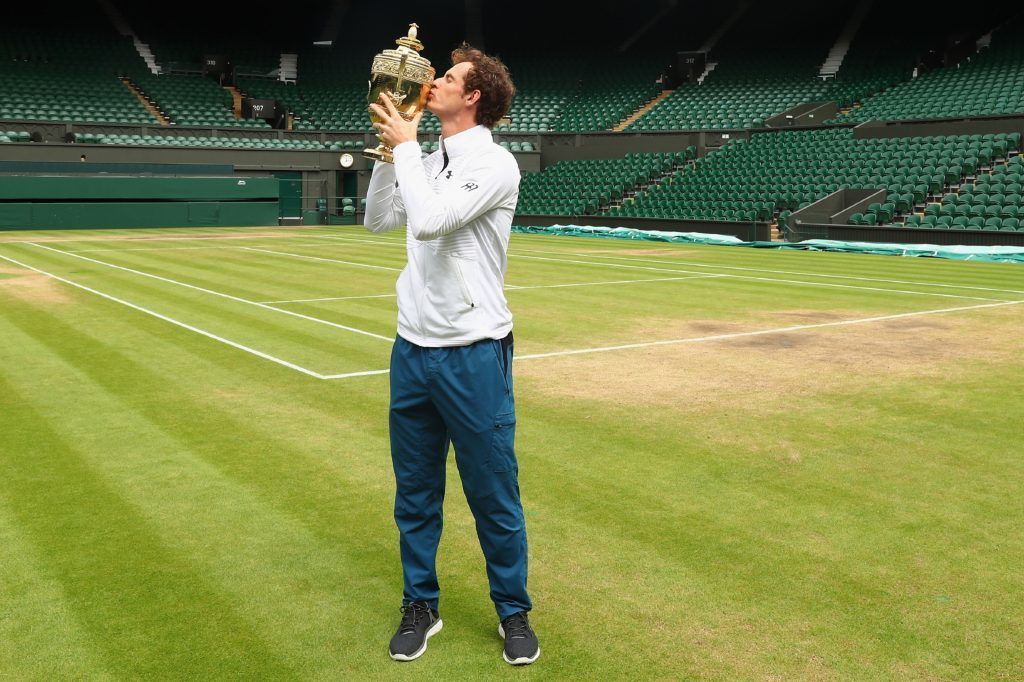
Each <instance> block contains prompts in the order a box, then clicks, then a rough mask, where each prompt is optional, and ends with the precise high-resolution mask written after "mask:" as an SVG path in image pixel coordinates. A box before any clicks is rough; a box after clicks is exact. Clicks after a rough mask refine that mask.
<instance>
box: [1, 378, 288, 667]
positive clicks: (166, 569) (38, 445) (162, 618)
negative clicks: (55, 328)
mask: <svg viewBox="0 0 1024 682" xmlns="http://www.w3.org/2000/svg"><path fill="white" fill-rule="evenodd" d="M0 390H2V391H3V394H4V395H6V396H10V397H11V399H10V401H9V404H8V405H7V406H6V409H5V420H9V421H10V422H12V423H13V424H15V425H16V427H17V433H14V434H11V433H8V434H5V441H6V442H7V444H9V445H10V446H12V447H10V449H9V450H8V452H7V453H6V454H5V456H4V457H2V458H0V475H2V477H3V479H4V481H5V483H4V486H2V487H0V496H2V497H3V499H4V500H5V504H6V506H7V507H8V508H9V509H10V510H11V512H12V514H13V515H14V517H15V519H16V520H17V523H18V525H19V528H20V529H21V532H22V533H23V534H24V536H25V537H27V538H28V539H29V541H30V542H31V544H32V546H33V548H34V551H35V553H36V554H37V555H38V556H39V557H42V558H43V560H44V561H45V563H46V565H47V567H48V570H49V572H50V575H51V576H53V577H54V578H55V579H56V580H58V581H59V582H60V584H61V585H62V587H63V589H64V592H65V594H66V595H67V602H66V604H67V607H68V608H69V609H70V610H71V611H72V612H73V613H74V614H75V617H76V620H77V622H79V623H80V624H81V625H82V627H83V628H84V629H86V630H87V631H88V632H89V634H90V642H91V644H92V645H93V646H94V647H95V651H96V653H97V655H98V656H99V657H100V658H101V659H102V660H103V661H104V668H105V669H106V670H108V671H110V672H111V673H113V674H115V675H117V676H118V677H134V678H141V677H160V676H167V675H175V676H181V677H197V678H201V677H209V676H210V675H213V674H216V675H218V676H225V677H234V676H242V677H264V676H275V677H276V676H289V677H290V676H294V675H295V674H296V670H295V669H292V668H289V667H287V666H286V665H284V663H283V662H282V661H281V660H280V659H279V658H278V657H277V656H276V655H275V654H274V652H273V650H272V649H271V648H270V647H268V646H267V643H266V641H265V640H263V639H262V638H261V637H259V636H258V635H257V634H256V633H255V632H254V631H253V629H252V628H251V626H250V624H249V623H247V622H246V621H245V620H244V619H242V618H239V617H238V615H237V612H236V610H235V609H234V608H233V606H232V604H231V602H230V601H228V600H227V599H225V597H224V595H223V594H221V593H219V592H218V591H217V590H215V589H212V588H211V586H210V585H209V583H208V581H207V576H206V575H204V574H203V573H201V572H197V571H196V570H194V567H193V566H192V565H191V564H190V563H189V562H186V561H182V560H181V557H179V556H178V555H177V554H176V553H175V552H174V551H173V550H170V549H169V548H168V547H167V545H166V543H165V540H166V539H165V538H164V537H162V536H161V534H160V532H159V531H157V530H156V529H154V528H153V527H152V525H151V524H150V523H148V522H147V521H146V520H145V519H143V518H142V517H141V516H140V514H139V512H138V510H137V509H134V508H133V507H132V506H130V505H129V504H127V503H126V501H125V500H124V498H123V497H122V495H123V491H121V490H118V489H117V488H116V487H112V486H111V484H110V482H109V481H107V480H104V478H103V477H102V476H100V475H99V474H98V473H97V471H96V468H95V467H94V465H91V464H89V463H88V460H89V456H88V454H87V453H84V452H82V451H81V450H79V448H78V447H77V446H76V445H75V444H73V443H71V442H68V441H67V440H66V439H65V438H64V437H62V436H61V435H60V434H59V431H58V429H59V428H60V427H59V426H54V425H53V423H52V421H51V418H49V417H47V416H44V414H42V413H40V412H39V410H38V409H37V408H36V407H34V403H35V402H36V399H34V398H30V397H28V396H26V395H25V394H24V393H23V392H22V391H20V390H17V388H16V387H15V386H14V385H12V384H11V383H10V382H9V381H7V380H6V379H5V378H3V377H0ZM23 646H32V643H31V642H24V643H23ZM98 672H99V674H102V673H103V672H104V670H100V671H98Z"/></svg>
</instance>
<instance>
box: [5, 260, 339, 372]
mask: <svg viewBox="0 0 1024 682" xmlns="http://www.w3.org/2000/svg"><path fill="white" fill-rule="evenodd" d="M26 243H30V242H26ZM0 258H3V259H4V260H5V261H8V262H10V263H14V264H15V265H18V266H20V267H23V268H25V269H26V270H31V271H33V272H38V273H39V274H40V275H46V276H47V277H50V278H52V279H55V280H57V281H58V282H64V283H65V284H70V285H71V286H73V287H78V288H79V289H82V290H83V291H88V292H89V293H90V294H96V295H97V296H102V297H103V298H105V299H108V300H110V301H114V302H115V303H120V304H121V305H125V306H128V307H129V308H131V309H133V310H138V311H139V312H141V313H145V314H146V315H152V316H153V317H155V318H157V319H160V320H163V321H164V322H170V323H171V324H173V325H177V326H178V327H181V328H182V329H187V330H189V331H190V332H195V333H196V334H201V335H202V336H205V337H207V338H210V339H213V340H214V341H219V342H220V343H224V344H227V345H229V346H231V347H232V348H237V349H238V350H243V351H245V352H246V353H251V354H253V355H255V356H257V357H261V358H263V359H264V360H270V361H271V362H275V363H277V364H279V365H283V366H284V367H287V368H288V369H293V370H295V371H296V372H301V373H303V374H305V375H307V376H311V377H315V378H317V379H323V378H325V377H324V375H322V374H319V373H317V372H314V371H312V370H309V369H306V368H305V367H300V366H299V365H296V364H295V363H292V362H288V361H287V360H282V359H281V358H275V357H274V356H273V355H268V354H267V353H264V352H263V351H258V350H256V349H255V348H250V347H249V346H245V345H243V344H241V343H236V342H235V341H231V340H229V339H225V338H224V337H223V336H217V335H216V334H213V333H211V332H208V331H206V330H204V329H200V328H198V327H193V326H192V325H190V324H186V323H184V322H181V321H179V320H175V319H174V318H172V317H167V316H166V315H161V314H160V313H158V312H154V311H152V310H150V309H148V308H143V307H142V306H140V305H135V304H134V303H129V302H128V301H125V300H124V299H120V298H117V297H116V296H111V295H110V294H105V293H103V292H102V291H97V290H96V289H92V288H90V287H87V286H85V285H84V284H79V283H78V282H72V281H71V280H70V279H65V278H64V277H59V276H57V275H54V274H53V273H50V272H46V271H45V270H40V269H39V268H34V267H32V266H31V265H26V264H25V263H22V262H20V261H16V260H14V259H13V258H8V257H7V256H4V255H3V254H0Z"/></svg>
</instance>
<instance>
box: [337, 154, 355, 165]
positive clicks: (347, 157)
mask: <svg viewBox="0 0 1024 682" xmlns="http://www.w3.org/2000/svg"><path fill="white" fill-rule="evenodd" d="M338 161H340V162H341V167H342V168H349V167H351V166H352V164H353V163H354V162H355V159H354V158H352V155H351V154H349V153H348V152H345V153H344V154H342V155H341V158H340V159H338Z"/></svg>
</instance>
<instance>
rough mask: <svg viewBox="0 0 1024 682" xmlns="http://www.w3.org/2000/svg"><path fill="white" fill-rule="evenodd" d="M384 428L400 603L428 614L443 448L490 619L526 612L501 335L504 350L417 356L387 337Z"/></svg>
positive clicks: (486, 346) (506, 356) (434, 599)
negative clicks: (485, 588)
mask: <svg viewBox="0 0 1024 682" xmlns="http://www.w3.org/2000/svg"><path fill="white" fill-rule="evenodd" d="M389 426H390V433H391V460H392V464H393V465H394V469H395V482H396V491H395V523H396V524H397V525H398V530H399V536H400V549H401V555H402V576H403V579H404V582H405V587H404V602H405V603H406V604H408V603H409V602H412V601H425V602H427V603H428V604H429V605H430V607H431V608H434V609H437V608H438V600H439V598H440V587H439V586H438V582H437V570H436V565H435V562H436V558H437V546H438V543H439V542H440V540H441V526H442V520H443V510H442V507H443V503H444V489H445V462H446V460H447V458H448V446H449V444H450V443H451V444H453V445H454V446H455V462H456V464H457V465H458V467H459V476H460V477H461V478H462V490H463V492H464V493H465V495H466V500H467V502H469V508H470V510H471V511H472V512H473V518H474V519H475V521H476V532H477V537H478V538H479V539H480V547H481V548H482V549H483V553H484V558H485V559H486V560H487V578H488V581H489V583H490V589H491V600H492V601H493V602H494V607H495V609H496V610H497V612H498V618H499V619H500V620H504V619H505V618H507V617H508V616H510V615H512V614H514V613H516V612H518V611H529V610H530V609H531V607H532V604H531V602H530V597H529V595H528V594H527V592H526V573H527V556H526V555H527V551H526V522H525V519H524V518H523V506H522V503H521V502H520V500H519V465H518V463H517V462H516V455H515V431H516V415H515V398H514V395H513V392H512V344H511V336H510V337H509V338H508V339H507V340H506V341H504V342H503V341H496V340H491V339H485V340H483V341H478V342H476V343H474V344H471V345H468V346H454V347H448V348H423V347H420V346H417V345H415V344H412V343H409V342H408V341H406V340H405V339H403V338H402V337H398V338H396V339H395V345H394V347H393V348H392V351H391V409H390V419H389Z"/></svg>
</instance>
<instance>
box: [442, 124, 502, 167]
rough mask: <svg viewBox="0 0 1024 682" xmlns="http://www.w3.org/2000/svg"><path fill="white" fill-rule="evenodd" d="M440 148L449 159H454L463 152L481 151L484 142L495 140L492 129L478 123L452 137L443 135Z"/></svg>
mask: <svg viewBox="0 0 1024 682" xmlns="http://www.w3.org/2000/svg"><path fill="white" fill-rule="evenodd" d="M439 142H440V149H441V151H442V152H444V153H445V154H446V155H447V156H448V158H449V159H454V158H456V157H458V156H461V155H463V154H468V153H472V152H473V151H479V150H480V147H481V146H483V145H484V144H486V143H488V142H491V143H493V142H494V137H493V136H492V135H491V131H490V129H489V128H487V127H486V126H482V125H476V126H473V127H472V128H469V129H468V130H463V131H462V132H461V133H458V134H456V135H452V136H451V137H442V138H440V140H439Z"/></svg>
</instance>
